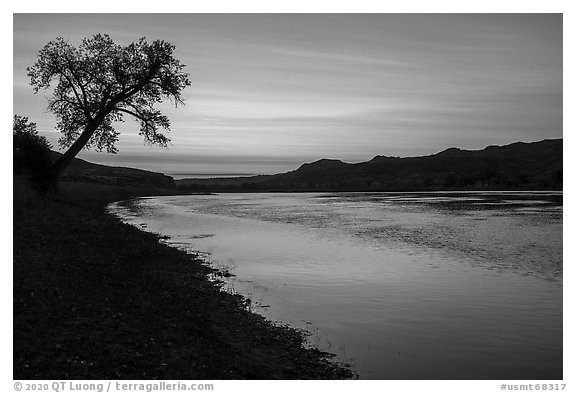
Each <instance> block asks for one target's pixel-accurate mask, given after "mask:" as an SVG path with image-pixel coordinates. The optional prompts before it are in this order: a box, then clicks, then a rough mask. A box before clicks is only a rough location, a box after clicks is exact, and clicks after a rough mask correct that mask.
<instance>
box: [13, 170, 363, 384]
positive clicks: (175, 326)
mask: <svg viewBox="0 0 576 393" xmlns="http://www.w3.org/2000/svg"><path fill="white" fill-rule="evenodd" d="M143 192H144V191H143V190H138V189H136V188H118V187H111V186H104V185H97V184H62V185H61V187H60V195H59V197H58V198H55V197H52V198H46V197H44V196H42V195H40V194H37V193H36V192H35V191H34V190H33V189H31V188H30V187H29V186H28V185H27V184H26V182H25V181H24V180H23V179H15V182H14V226H13V231H14V260H13V263H14V277H13V281H14V293H13V304H14V327H13V328H14V354H13V355H14V359H13V365H14V375H13V377H14V379H324V378H332V379H334V378H336V379H343V378H351V377H353V374H352V373H351V372H350V370H349V369H348V368H346V367H344V366H341V365H338V364H335V363H332V362H331V361H330V360H329V358H330V356H329V355H328V354H326V353H322V352H320V351H318V350H316V349H306V348H305V347H304V342H305V336H304V334H303V333H302V332H301V331H299V330H296V329H292V328H289V327H286V326H276V325H274V324H272V323H271V322H269V321H267V320H266V319H264V318H263V317H262V316H259V315H257V314H254V313H251V312H250V311H249V309H248V307H247V306H246V304H247V303H246V299H244V298H242V297H241V296H238V295H235V294H231V293H225V292H223V291H221V290H220V287H219V285H218V284H217V283H214V282H212V281H210V280H209V279H208V276H209V275H210V274H211V273H214V270H213V269H211V268H210V267H208V266H205V265H203V264H202V263H201V262H200V261H199V260H197V259H194V257H193V256H191V255H188V254H186V253H184V252H181V251H178V250H176V249H174V248H171V247H168V246H166V245H164V244H161V243H160V242H159V241H158V240H159V239H158V236H156V235H154V234H150V233H145V232H142V231H140V230H138V229H136V228H134V227H131V226H129V225H126V224H123V223H121V222H120V221H119V220H117V219H116V218H115V217H112V216H111V215H108V214H107V213H105V211H104V209H103V207H104V206H105V204H106V203H107V202H110V201H112V200H116V199H122V198H126V197H134V196H137V195H142V194H143ZM157 192H158V193H163V191H162V190H157Z"/></svg>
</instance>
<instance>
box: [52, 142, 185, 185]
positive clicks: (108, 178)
mask: <svg viewBox="0 0 576 393" xmlns="http://www.w3.org/2000/svg"><path fill="white" fill-rule="evenodd" d="M60 156H61V154H60V153H57V152H54V151H52V152H51V159H52V161H56V160H57V159H58V158H59V157H60ZM62 180H64V181H67V182H89V183H99V184H107V185H115V186H138V187H151V188H175V186H176V184H175V183H174V179H173V178H172V177H170V176H167V175H164V174H163V173H158V172H150V171H145V170H142V169H134V168H124V167H113V166H107V165H100V164H93V163H91V162H88V161H85V160H82V159H79V158H75V159H74V160H73V161H72V162H71V163H70V165H69V166H68V167H67V168H66V169H65V170H64V173H63V174H62Z"/></svg>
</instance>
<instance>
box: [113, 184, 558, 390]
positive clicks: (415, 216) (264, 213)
mask: <svg viewBox="0 0 576 393" xmlns="http://www.w3.org/2000/svg"><path fill="white" fill-rule="evenodd" d="M562 209H563V207H562V193H561V192H556V193H555V192H548V193H546V192H470V193H469V192H461V193H448V192H446V193H443V192H438V193H277V194H269V193H266V194H264V193H262V194H220V195H190V196H161V197H153V198H139V199H134V200H129V201H122V202H117V203H114V204H111V205H110V206H109V210H110V211H111V212H112V213H114V214H116V215H117V216H119V217H120V218H121V219H122V220H124V221H125V222H128V223H131V224H133V225H135V226H138V227H140V228H142V229H144V230H147V231H151V232H155V233H160V234H163V235H167V236H169V239H167V240H166V242H167V243H169V244H171V245H173V246H175V247H178V248H180V249H183V250H186V251H188V252H190V253H193V254H195V255H199V256H201V257H202V258H204V259H205V260H206V261H207V262H208V263H210V264H211V265H212V266H215V267H218V268H219V269H222V270H224V271H227V272H229V273H231V274H232V276H231V277H229V278H227V279H226V284H225V285H224V287H223V290H227V291H231V292H237V293H240V294H242V295H244V296H246V297H248V298H250V299H251V300H252V307H253V310H254V311H255V312H258V313H261V314H263V315H265V316H266V317H268V318H269V319H271V320H273V321H278V322H279V323H283V324H289V325H291V326H294V327H299V328H303V329H306V330H307V331H308V332H309V343H310V344H311V345H314V346H317V347H319V348H320V349H322V350H325V351H329V352H332V353H335V354H336V355H337V359H338V360H340V361H343V362H346V363H348V364H350V365H351V366H352V368H353V370H355V371H356V372H357V373H358V374H359V376H360V378H363V379H442V380H449V379H506V380H510V379H562V348H563V340H562V332H563V330H562V305H563V298H562V279H563V266H562V265H563V260H562Z"/></svg>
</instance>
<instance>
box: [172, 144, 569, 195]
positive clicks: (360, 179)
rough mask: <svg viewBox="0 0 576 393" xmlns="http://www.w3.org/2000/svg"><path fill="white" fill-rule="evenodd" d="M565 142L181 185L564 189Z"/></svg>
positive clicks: (330, 164) (328, 164)
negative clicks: (563, 158)
mask: <svg viewBox="0 0 576 393" xmlns="http://www.w3.org/2000/svg"><path fill="white" fill-rule="evenodd" d="M562 145H563V143H562V139H551V140H543V141H540V142H533V143H522V142H517V143H513V144H510V145H505V146H488V147H486V148H485V149H482V150H461V149H457V148H451V149H447V150H444V151H442V152H440V153H438V154H434V155H431V156H423V157H404V158H401V157H385V156H376V157H374V158H373V159H372V160H370V161H367V162H360V163H356V164H349V163H345V162H342V161H339V160H327V159H322V160H319V161H316V162H313V163H309V164H303V165H302V166H300V168H298V169H297V170H294V171H291V172H287V173H282V174H278V175H272V176H256V177H248V178H238V179H213V180H192V179H184V180H179V181H177V184H178V186H179V187H180V188H181V189H184V190H192V191H199V190H205V191H218V190H228V191H233V190H234V189H236V191H255V190H259V191H426V190H429V191H435V190H471V189H473V190H495V189H500V190H511V189H531V190H535V189H540V190H546V189H557V190H561V189H562V157H563V155H562V150H563V146H562Z"/></svg>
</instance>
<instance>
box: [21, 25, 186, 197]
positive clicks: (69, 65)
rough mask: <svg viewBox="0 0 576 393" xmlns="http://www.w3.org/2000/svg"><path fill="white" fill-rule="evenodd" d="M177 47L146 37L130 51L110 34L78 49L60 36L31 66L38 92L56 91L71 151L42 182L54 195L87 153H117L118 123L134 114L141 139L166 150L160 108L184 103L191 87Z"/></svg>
mask: <svg viewBox="0 0 576 393" xmlns="http://www.w3.org/2000/svg"><path fill="white" fill-rule="evenodd" d="M174 49H175V47H174V45H172V44H170V43H168V42H165V41H162V40H156V41H153V42H152V43H148V42H147V41H146V39H145V38H141V39H140V40H139V41H138V42H133V43H131V44H129V45H127V46H121V45H118V44H115V43H114V42H113V41H112V39H111V38H110V37H109V36H108V35H106V34H97V35H95V36H93V37H92V38H85V39H83V40H82V42H81V44H80V45H79V46H78V47H77V48H76V47H74V46H72V45H70V44H69V43H68V42H66V41H64V39H63V38H61V37H58V38H56V40H54V41H50V42H48V43H47V44H46V46H44V48H43V49H41V50H40V52H39V54H38V59H37V61H36V63H34V64H33V65H32V66H31V67H28V76H29V77H30V84H31V85H32V86H33V88H34V93H37V92H38V91H40V90H46V89H48V88H49V87H50V85H51V83H52V82H53V81H55V82H56V86H55V88H54V90H53V92H52V95H51V97H50V98H49V100H48V110H50V111H51V112H53V113H55V114H56V117H57V119H58V122H57V126H56V127H57V129H58V130H59V131H60V132H61V133H62V137H61V138H60V140H59V141H58V143H59V145H60V146H61V147H65V148H68V150H67V151H66V152H65V153H64V154H63V155H62V156H61V157H60V159H58V160H57V161H56V162H55V163H54V164H53V165H52V166H51V167H50V168H49V170H47V171H46V173H44V175H43V176H42V178H41V179H40V181H39V186H40V187H41V189H42V190H44V191H48V190H49V189H50V188H51V187H52V186H53V185H54V184H55V183H56V181H57V179H58V177H59V176H60V174H61V173H62V171H63V170H64V169H65V168H66V167H67V166H68V164H70V162H71V161H72V159H73V158H74V157H75V156H76V155H77V154H78V153H79V152H80V151H81V150H82V149H83V148H92V147H95V148H96V149H97V150H98V151H102V150H104V149H106V151H107V152H109V153H116V152H117V149H116V147H115V143H116V141H118V135H119V133H118V132H117V131H116V130H115V129H114V127H113V123H114V122H116V121H123V116H124V115H126V114H128V115H130V116H133V117H134V118H136V120H137V121H138V122H139V123H140V132H139V134H140V135H142V136H143V137H144V140H145V141H146V142H148V143H150V144H159V145H161V146H166V145H167V144H168V142H169V141H170V139H169V138H168V137H167V136H166V135H165V134H164V133H162V132H161V130H160V129H164V130H166V131H169V130H170V121H169V119H168V118H167V117H166V116H165V115H163V114H162V113H161V112H160V111H159V110H158V109H156V108H155V107H154V105H155V104H156V103H159V102H162V101H163V100H164V99H168V100H170V101H171V102H172V103H173V104H174V105H175V106H178V105H179V104H183V101H182V98H181V93H182V90H183V89H184V88H185V87H187V86H189V85H190V80H189V79H188V74H187V73H184V72H182V70H183V68H184V67H185V66H184V65H183V64H181V63H180V61H179V60H177V59H175V58H174V56H173V54H174Z"/></svg>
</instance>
